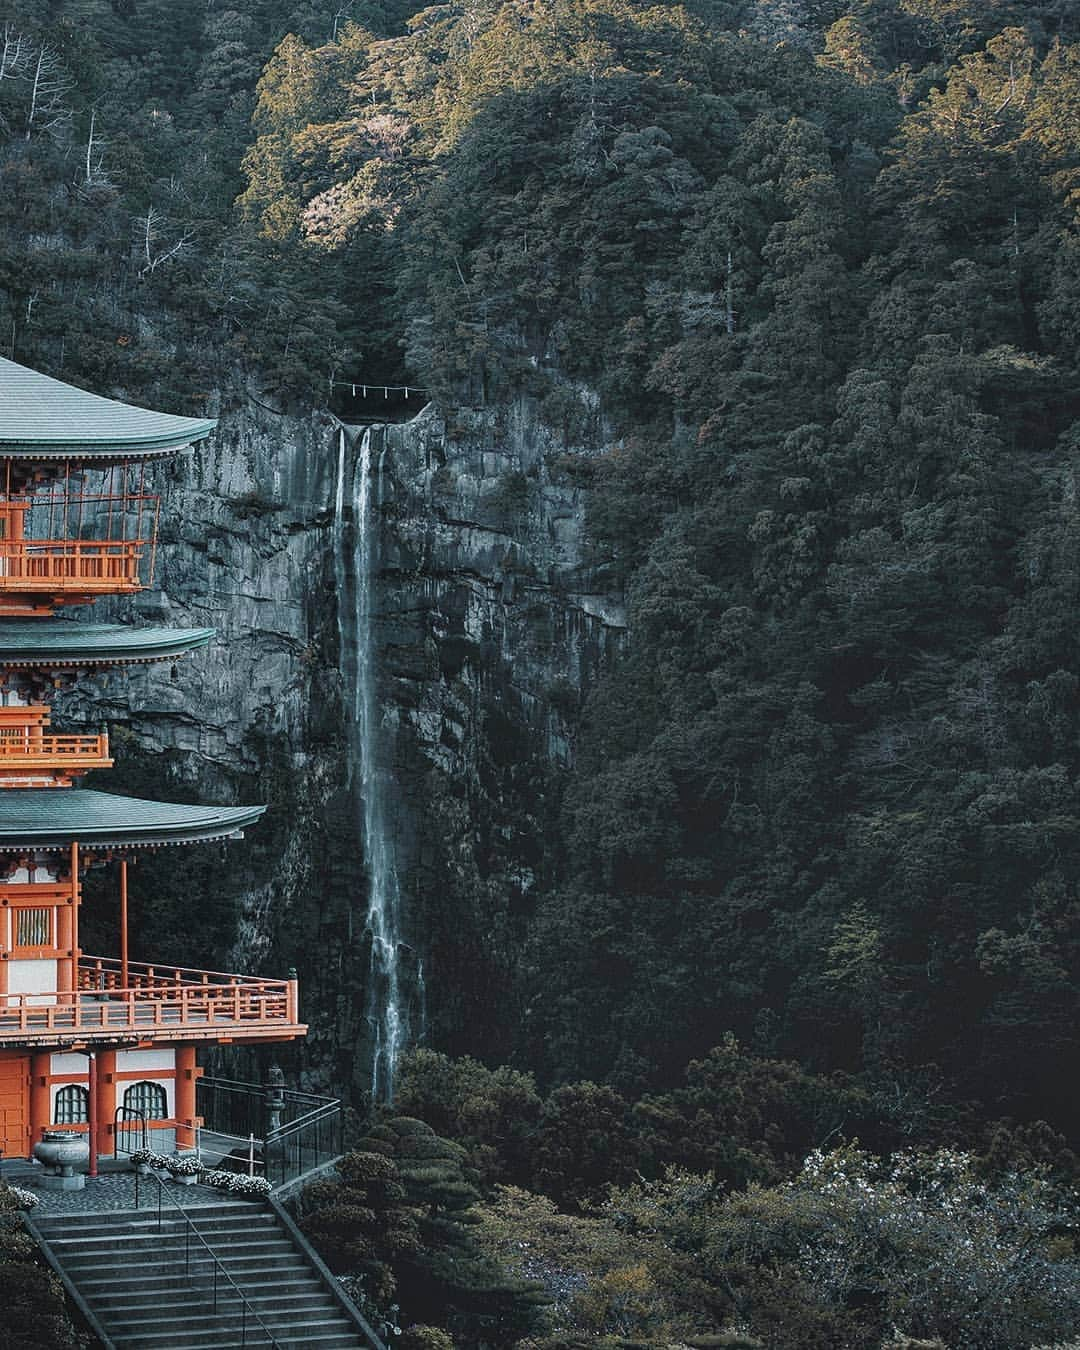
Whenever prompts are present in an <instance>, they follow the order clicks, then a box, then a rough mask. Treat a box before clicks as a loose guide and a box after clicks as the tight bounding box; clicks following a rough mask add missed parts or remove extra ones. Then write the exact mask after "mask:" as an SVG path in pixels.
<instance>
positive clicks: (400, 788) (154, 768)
mask: <svg viewBox="0 0 1080 1350" xmlns="http://www.w3.org/2000/svg"><path fill="white" fill-rule="evenodd" d="M347 434H348V437H349V441H350V445H352V446H353V448H355V442H356V438H357V434H358V433H357V429H356V428H350V429H349V430H348V433H347ZM338 435H339V433H338V428H337V426H336V425H335V424H334V423H333V421H332V419H330V418H329V417H327V416H325V415H316V416H314V417H312V418H310V419H307V420H303V421H301V420H298V419H293V418H285V417H276V416H274V415H273V414H271V413H269V412H265V411H263V410H261V409H258V408H254V407H252V408H249V409H246V410H244V411H243V412H239V413H236V414H225V415H224V416H223V417H222V420H221V424H220V426H219V430H218V432H217V433H216V435H215V436H214V437H213V438H212V440H211V442H210V443H209V445H206V446H203V447H200V448H198V449H197V450H196V451H194V452H193V453H192V454H190V455H188V456H186V457H184V458H183V459H181V460H180V461H178V462H177V463H176V464H174V465H173V466H170V467H169V468H167V469H159V470H158V472H159V474H161V475H162V478H163V479H164V480H165V481H162V482H161V483H160V486H161V488H162V491H163V495H164V500H163V503H162V529H161V535H160V540H159V550H158V567H157V576H156V579H155V586H154V588H153V589H151V590H149V591H147V592H145V593H144V594H143V595H141V596H140V597H139V598H138V601H137V602H136V604H135V606H134V610H135V615H136V616H137V617H138V618H140V619H142V620H144V621H147V622H151V621H153V622H166V623H171V624H177V625H181V626H186V625H212V626H214V627H216V628H217V630H218V636H217V639H216V641H215V643H214V645H213V647H212V648H211V649H210V650H208V651H202V652H196V653H194V654H192V655H191V656H189V657H187V658H185V659H184V660H183V661H181V662H179V663H177V665H176V666H175V667H170V666H167V665H165V666H151V667H146V668H142V669H138V670H135V671H133V672H131V673H130V674H128V675H127V676H111V677H108V678H107V679H104V680H102V681H101V682H99V684H98V686H97V687H92V688H89V689H80V690H77V691H73V692H72V693H70V694H68V695H67V696H66V697H65V698H64V700H63V701H62V703H60V704H59V706H58V716H57V723H58V725H59V724H61V723H62V722H65V721H66V722H67V723H69V724H71V725H74V724H75V723H77V722H83V723H85V724H90V725H95V724H97V723H99V722H101V721H102V720H105V721H107V722H108V723H109V724H110V727H111V729H112V732H113V747H114V751H115V753H116V758H117V767H116V769H114V770H113V771H112V772H111V774H109V775H108V776H107V777H106V776H105V775H99V778H98V783H97V785H98V786H101V787H106V788H109V789H112V790H116V791H124V792H131V793H135V794H145V795H155V794H160V795H162V796H166V797H171V798H173V799H177V798H183V797H187V798H189V799H195V798H202V799H207V800H215V801H230V800H233V801H245V800H246V801H251V800H256V801H266V802H268V803H269V810H268V812H267V816H266V818H265V819H264V821H263V822H262V824H261V825H260V826H258V827H257V828H256V829H254V830H252V831H251V832H250V833H249V836H248V838H247V839H245V840H244V841H243V842H241V843H231V844H229V845H228V846H226V847H224V848H223V849H221V850H219V849H217V848H209V849H204V850H201V851H199V850H185V851H184V853H183V854H181V853H179V852H177V853H172V852H171V851H170V852H169V855H168V856H167V857H166V856H165V855H154V856H152V857H150V858H148V859H147V860H145V861H144V862H143V863H140V865H139V867H138V868H137V869H135V870H134V873H133V888H132V889H133V911H134V913H133V918H134V923H135V925H136V927H137V929H138V934H137V937H136V938H135V941H136V942H137V944H138V947H139V950H138V951H137V952H135V953H134V954H136V955H138V956H140V957H142V956H143V955H144V954H145V958H146V959H151V958H153V959H168V960H172V961H182V962H183V963H185V964H206V965H211V966H215V967H217V968H232V967H235V968H239V969H251V970H256V969H258V970H265V971H267V972H268V973H269V972H273V973H275V974H281V973H284V971H285V970H286V969H287V968H288V967H289V966H295V967H296V968H297V969H298V971H299V974H300V978H301V992H302V1009H303V1013H304V1016H305V1018H306V1019H307V1021H308V1022H309V1024H310V1026H311V1033H310V1035H309V1037H308V1039H307V1041H306V1042H305V1043H304V1044H303V1045H301V1046H297V1047H293V1048H292V1050H291V1051H290V1052H289V1055H291V1057H292V1065H291V1067H292V1068H293V1069H294V1071H300V1072H302V1073H303V1075H304V1078H305V1080H306V1081H307V1082H308V1083H309V1084H311V1085H312V1086H316V1087H317V1086H323V1087H326V1088H331V1087H332V1088H334V1089H335V1090H339V1091H344V1092H347V1093H349V1094H350V1095H353V1096H358V1095H360V1094H361V1093H362V1092H363V1090H364V1088H365V1087H366V1085H367V1083H368V1078H369V1065H368V1062H367V1061H368V1056H369V1046H368V1044H367V1027H366V1017H365V990H364V987H363V986H364V983H365V979H366V974H367V970H368V965H369V962H368V949H367V938H366V934H365V932H364V916H365V912H366V905H365V897H366V875H365V864H364V848H363V842H362V839H361V838H360V835H361V833H362V830H361V826H360V821H361V819H362V816H361V813H360V811H359V810H358V803H357V801H356V800H355V795H354V794H355V791H356V786H355V781H354V777H353V775H351V773H350V764H349V757H350V755H349V748H348V747H349V737H348V735H347V734H346V732H347V727H346V722H345V719H346V717H347V716H348V707H347V704H348V699H347V698H344V699H343V688H342V678H341V674H340V670H341V663H340V654H339V638H338V631H339V630H338V614H337V599H336V594H335V579H334V551H335V545H337V546H338V547H339V548H340V539H339V538H337V536H336V535H335V531H336V529H338V528H340V527H341V522H337V521H336V520H335V512H334V495H335V472H336V466H337V456H338ZM373 437H374V439H373V444H372V463H373V470H374V469H375V467H376V466H377V472H378V485H377V487H376V490H375V491H373V493H372V498H373V503H374V504H373V510H375V511H376V512H377V514H378V521H379V526H380V530H379V539H378V547H377V561H376V567H377V579H376V603H375V610H374V614H375V620H374V633H375V640H376V643H377V645H378V648H379V704H380V709H381V723H382V725H381V731H380V737H381V739H380V745H379V755H380V758H381V760H382V763H383V765H384V767H385V771H386V775H387V781H388V782H389V783H390V784H391V785H392V786H391V789H390V790H391V792H392V800H391V802H390V803H389V807H388V809H387V811H386V812H385V815H386V817H387V819H388V820H389V823H390V829H391V831H392V835H393V838H392V840H391V844H392V847H393V851H394V856H395V859H396V865H397V871H398V876H399V879H400V883H401V891H402V895H403V903H404V910H405V913H404V933H405V936H406V946H405V947H404V948H403V950H402V953H401V957H402V963H403V971H404V973H405V976H406V979H407V980H408V982H409V984H410V998H411V999H412V1004H413V1009H414V1019H413V1020H414V1026H413V1030H414V1033H415V1034H425V1035H426V1036H427V1038H428V1040H429V1041H430V1042H432V1043H435V1044H438V1045H439V1046H440V1047H442V1048H447V1049H451V1050H457V1051H471V1052H473V1053H480V1054H483V1055H485V1056H494V1055H498V1054H500V1053H502V1052H503V1051H504V1050H508V1049H509V1047H510V1045H511V1043H512V1041H513V1037H514V1031H515V1024H516V1020H517V1019H516V1013H517V1007H516V1004H517V994H516V990H517V969H516V965H517V958H518V953H519V951H520V946H521V942H522V940H523V938H524V936H525V934H526V932H527V928H528V920H529V915H530V911H531V907H532V903H533V897H534V895H535V892H536V889H537V887H538V886H539V885H540V884H541V883H542V879H543V875H544V872H545V868H546V867H547V865H548V862H549V858H550V853H551V846H552V839H551V832H552V830H553V828H554V820H553V808H554V801H555V796H556V789H557V780H558V777H559V775H560V773H561V772H562V771H564V770H565V768H566V766H567V765H568V764H569V763H570V762H571V759H572V754H573V726H574V721H575V716H576V712H577V709H578V707H579V705H580V700H581V697H582V693H583V691H584V690H586V689H587V688H588V686H589V685H590V683H591V682H593V681H594V680H595V679H596V678H597V676H598V674H599V673H600V672H601V671H602V669H603V668H604V666H605V664H606V663H607V662H609V661H610V660H611V658H612V656H613V655H614V653H615V651H616V649H617V648H618V646H619V645H620V643H621V642H622V641H623V615H622V610H621V605H620V601H619V597H618V596H616V595H612V594H608V593H607V592H606V591H605V590H604V587H603V585H602V583H601V582H600V581H599V580H598V579H597V577H596V575H595V574H594V572H593V571H592V570H591V569H590V567H589V566H588V565H587V563H586V549H585V534H584V527H585V500H584V493H583V491H582V490H581V489H580V488H579V487H576V486H574V485H573V483H571V482H568V481H565V479H563V480H561V479H560V478H559V474H558V471H557V470H556V469H554V468H553V467H552V466H553V464H554V463H555V461H556V459H557V457H559V456H561V455H564V454H565V451H566V447H565V446H563V445H561V444H559V443H558V442H557V440H555V439H554V438H553V437H552V436H551V435H550V434H548V433H546V432H545V431H544V430H543V429H542V428H541V427H540V426H539V425H538V424H537V422H536V420H535V419H534V418H533V417H532V415H531V413H530V410H529V409H528V407H526V406H524V405H521V406H518V407H515V408H513V409H510V410H509V411H506V412H504V413H502V414H501V415H498V414H495V413H475V414H469V415H467V416H466V415H458V417H457V420H456V421H455V422H454V424H452V425H450V426H447V425H446V424H445V423H444V422H443V420H442V419H441V418H440V417H439V416H438V414H437V413H436V411H435V410H434V409H433V408H429V409H428V410H426V411H425V412H424V413H422V414H421V415H420V416H419V417H417V418H415V419H414V420H413V421H412V422H410V423H407V424H403V425H398V426H389V427H386V428H379V429H376V431H375V432H374V433H373ZM124 612H126V613H128V614H130V613H131V607H130V606H123V605H120V604H119V603H117V602H109V605H108V606H98V607H96V609H95V611H94V617H101V618H112V617H117V616H119V615H120V614H121V613H124ZM86 617H90V616H89V614H88V615H87V616H86ZM196 855H198V856H196ZM136 877H137V880H135V878H136ZM106 927H107V926H105V925H103V929H102V931H103V932H105V931H106ZM421 971H422V976H421ZM420 978H422V979H423V982H424V986H425V992H426V998H425V999H424V1000H423V1005H424V1006H423V1010H422V1009H421V999H420V998H419V992H420V991H419V990H418V989H417V982H418V980H419V979H420ZM422 1021H423V1025H422V1026H421V1022H422ZM286 1058H288V1055H287V1056H286ZM230 1068H231V1069H232V1071H234V1072H237V1073H238V1074H240V1076H244V1074H243V1072H242V1071H244V1070H250V1071H252V1072H254V1071H256V1066H255V1065H254V1064H251V1065H248V1066H245V1065H243V1064H238V1063H233V1064H232V1065H231V1066H230Z"/></svg>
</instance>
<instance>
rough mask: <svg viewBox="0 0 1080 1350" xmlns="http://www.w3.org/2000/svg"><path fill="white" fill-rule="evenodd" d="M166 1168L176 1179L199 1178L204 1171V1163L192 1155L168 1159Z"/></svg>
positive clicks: (178, 1155) (181, 1155)
mask: <svg viewBox="0 0 1080 1350" xmlns="http://www.w3.org/2000/svg"><path fill="white" fill-rule="evenodd" d="M165 1166H166V1167H167V1168H168V1170H169V1172H170V1173H171V1174H172V1175H173V1176H174V1177H197V1176H198V1175H199V1173H200V1172H201V1171H202V1170H203V1165H202V1163H201V1162H199V1160H198V1158H195V1157H192V1155H191V1154H190V1153H187V1154H177V1156H176V1157H174V1158H167V1159H166V1161H165Z"/></svg>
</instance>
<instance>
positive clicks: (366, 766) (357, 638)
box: [334, 429, 422, 1102]
mask: <svg viewBox="0 0 1080 1350" xmlns="http://www.w3.org/2000/svg"><path fill="white" fill-rule="evenodd" d="M349 449H350V447H349V442H348V437H347V436H346V434H345V431H344V430H342V431H341V432H340V436H339V441H338V468H337V484H336V490H335V500H334V505H335V511H336V514H335V521H334V568H335V576H336V581H337V592H338V636H339V639H340V643H341V667H342V677H343V679H344V683H345V709H346V714H347V716H348V719H349V727H348V734H349V772H350V775H351V785H352V788H353V792H354V795H355V796H356V798H357V799H358V808H357V809H358V816H359V820H358V822H357V823H358V825H359V827H360V829H359V832H360V836H361V840H362V844H363V849H364V859H365V861H366V864H367V874H368V887H369V889H368V903H367V913H366V918H365V929H366V932H367V934H368V935H369V937H370V940H371V961H370V967H369V970H368V981H367V1006H366V1015H367V1019H368V1025H369V1027H370V1031H371V1038H372V1044H373V1050H372V1063H371V1095H372V1099H373V1100H374V1101H378V1102H387V1101H390V1100H391V1099H392V1097H393V1093H394V1075H395V1072H396V1070H397V1064H398V1060H399V1058H400V1056H401V1052H402V1050H403V1049H404V1048H405V1044H406V1042H407V1040H408V1035H409V1027H408V1014H407V1008H406V1002H405V999H404V997H403V993H402V968H401V952H402V938H401V892H400V888H399V886H398V877H397V871H396V868H395V863H394V845H393V840H392V838H391V835H390V831H389V828H388V822H387V818H386V803H387V783H386V781H385V778H384V776H383V775H382V774H381V772H380V770H379V761H378V739H379V703H378V691H377V687H376V669H375V638H374V633H373V623H372V619H373V608H374V596H375V568H376V563H377V548H376V539H377V532H378V520H377V511H378V506H379V501H380V498H381V495H382V461H381V459H380V462H379V465H378V469H377V476H376V483H375V489H376V490H375V500H374V503H372V493H371V485H372V471H371V470H372V463H371V430H370V429H368V430H366V431H365V432H364V433H363V437H362V438H361V441H360V447H359V453H358V454H357V455H356V458H355V459H352V456H351V455H350V453H349ZM346 502H349V504H350V505H351V508H352V512H351V514H352V531H351V539H350V531H348V530H347V528H346V512H345V505H346ZM421 978H422V977H421Z"/></svg>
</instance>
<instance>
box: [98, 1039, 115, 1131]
mask: <svg viewBox="0 0 1080 1350" xmlns="http://www.w3.org/2000/svg"><path fill="white" fill-rule="evenodd" d="M97 1070H98V1071H97V1132H96V1133H97V1144H96V1147H95V1152H96V1153H100V1154H108V1153H111V1152H112V1151H113V1142H114V1141H113V1125H114V1123H115V1121H116V1051H115V1050H99V1051H98V1052H97Z"/></svg>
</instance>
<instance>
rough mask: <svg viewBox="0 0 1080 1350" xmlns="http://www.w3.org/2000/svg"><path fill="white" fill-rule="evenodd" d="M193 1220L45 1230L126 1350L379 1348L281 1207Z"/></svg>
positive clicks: (65, 1223) (148, 1217) (251, 1207)
mask: <svg viewBox="0 0 1080 1350" xmlns="http://www.w3.org/2000/svg"><path fill="white" fill-rule="evenodd" d="M188 1213H189V1217H190V1220H191V1223H192V1224H193V1225H195V1227H194V1228H193V1229H192V1228H190V1227H189V1225H188V1221H187V1219H186V1218H183V1217H180V1216H178V1215H177V1216H171V1217H170V1216H167V1215H166V1214H164V1213H163V1214H162V1218H161V1222H160V1225H159V1222H158V1216H157V1213H156V1211H154V1212H141V1211H140V1212H134V1211H116V1212H103V1213H101V1214H99V1215H96V1216H95V1215H89V1214H87V1215H76V1216H54V1217H52V1218H50V1219H48V1220H47V1221H45V1222H42V1223H40V1224H39V1225H38V1227H39V1228H40V1230H41V1232H42V1235H43V1237H44V1238H45V1239H46V1240H47V1241H48V1243H49V1246H50V1248H51V1250H52V1252H53V1254H54V1256H55V1258H56V1260H57V1262H58V1263H59V1264H60V1265H61V1267H62V1268H63V1269H64V1271H65V1273H66V1274H67V1275H68V1277H69V1278H70V1279H71V1280H72V1282H73V1283H74V1284H75V1286H76V1288H77V1289H78V1290H79V1291H80V1293H81V1294H82V1296H83V1297H84V1298H85V1299H86V1300H87V1304H88V1306H89V1308H90V1309H91V1310H92V1311H93V1312H94V1314H95V1316H96V1317H97V1318H98V1319H99V1321H100V1323H101V1326H102V1328H103V1330H104V1332H105V1334H106V1335H108V1336H109V1337H110V1338H111V1339H112V1340H113V1342H114V1343H115V1345H116V1346H117V1347H118V1350H229V1347H240V1346H244V1347H245V1350H254V1348H255V1347H257V1346H260V1345H270V1344H276V1345H277V1346H279V1347H281V1350H294V1347H295V1350H365V1347H367V1348H368V1350H370V1345H371V1344H373V1342H369V1340H368V1339H367V1337H366V1334H364V1333H362V1332H361V1329H360V1328H359V1327H358V1326H357V1325H356V1324H355V1323H354V1322H353V1320H352V1318H351V1316H350V1315H349V1314H348V1313H347V1311H346V1310H345V1308H344V1307H343V1306H342V1305H341V1303H339V1302H338V1300H337V1298H336V1297H335V1294H334V1291H333V1289H331V1288H329V1287H328V1286H327V1285H326V1284H325V1283H324V1281H323V1279H322V1278H321V1277H320V1276H319V1274H318V1273H317V1271H316V1269H315V1268H314V1267H313V1266H312V1265H310V1264H309V1261H308V1258H307V1257H306V1256H305V1254H304V1252H303V1250H302V1249H299V1248H297V1247H296V1245H295V1243H294V1240H293V1237H292V1236H291V1234H290V1233H289V1231H288V1230H287V1229H285V1228H284V1226H283V1225H282V1224H281V1223H280V1221H279V1219H278V1218H277V1216H276V1215H275V1214H274V1212H273V1211H272V1210H269V1209H268V1208H267V1207H266V1206H265V1205H261V1204H252V1203H238V1204H237V1205H235V1206H233V1205H227V1206H218V1205H206V1206H199V1207H194V1206H193V1207H192V1209H191V1210H190V1211H189V1212H188ZM200 1239H201V1240H200ZM203 1242H206V1243H207V1244H208V1246H209V1250H207V1246H204V1245H203ZM215 1279H216V1283H217V1293H216V1308H215V1292H214V1286H215ZM264 1324H265V1330H264Z"/></svg>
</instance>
